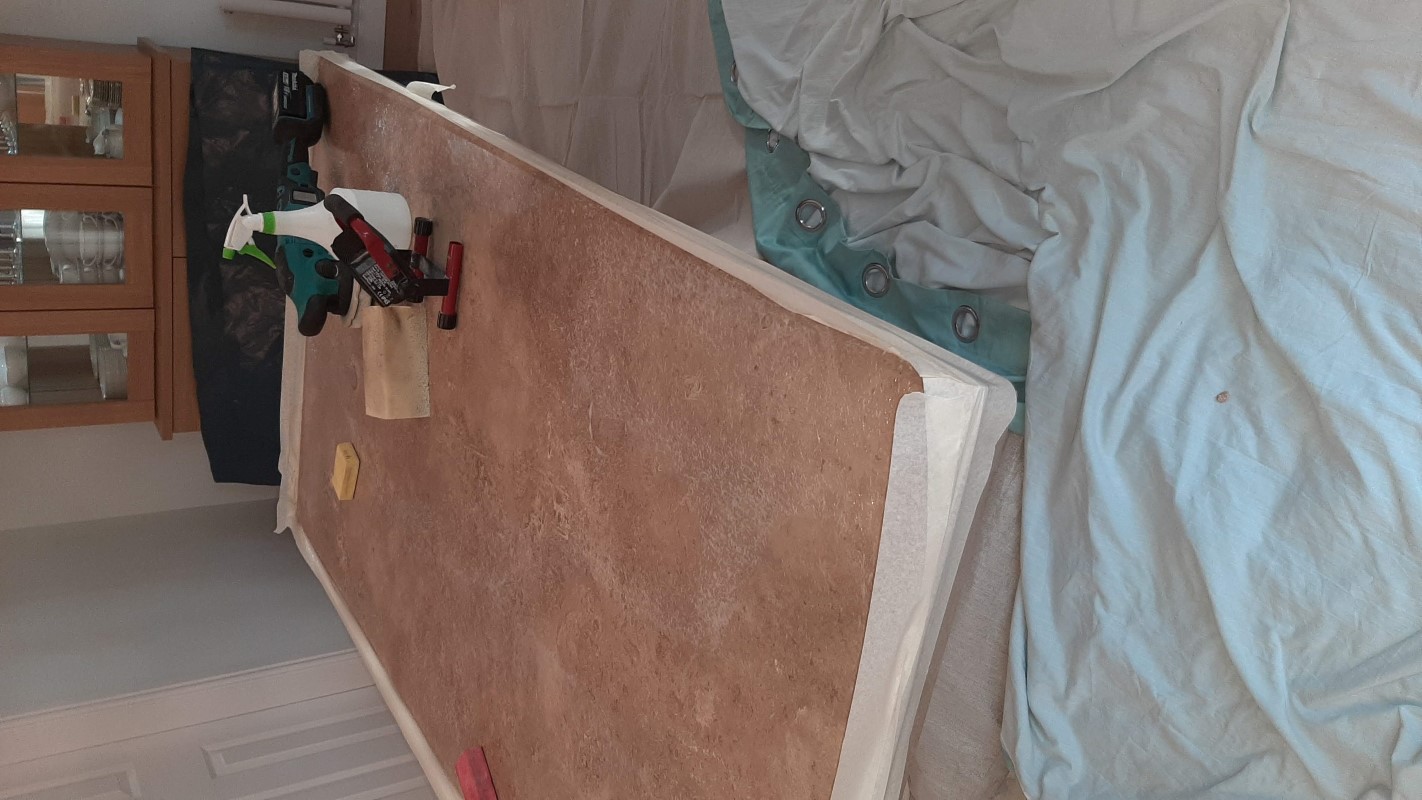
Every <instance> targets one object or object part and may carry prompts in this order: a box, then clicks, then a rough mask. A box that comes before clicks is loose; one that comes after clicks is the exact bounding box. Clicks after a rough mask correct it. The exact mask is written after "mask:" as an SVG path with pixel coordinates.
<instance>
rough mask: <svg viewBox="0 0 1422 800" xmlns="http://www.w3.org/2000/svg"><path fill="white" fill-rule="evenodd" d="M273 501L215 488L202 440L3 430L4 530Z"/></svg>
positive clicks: (142, 431) (257, 490)
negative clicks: (261, 500)
mask: <svg viewBox="0 0 1422 800" xmlns="http://www.w3.org/2000/svg"><path fill="white" fill-rule="evenodd" d="M275 496H276V489H275V488H273V487H267V486H239V485H233V484H226V485H223V484H217V483H214V482H213V480H212V473H211V471H210V470H209V469H208V465H207V452H206V451H205V450H203V446H202V437H201V436H199V435H198V434H196V433H186V434H178V435H177V436H175V437H174V438H173V440H172V441H169V442H165V441H162V440H161V439H159V438H158V431H157V429H155V428H154V427H153V425H151V424H149V423H146V422H142V423H135V424H132V425H107V426H98V427H89V428H58V429H54V430H41V431H13V432H7V433H0V531H5V530H13V529H15V528H28V527H32V526H36V525H58V524H61V523H69V522H82V521H85V520H94V519H103V518H106V517H122V516H128V515H131V514H148V513H152V512H156V511H171V510H174V509H180V508H194V507H197V506H209V505H217V504H219V503H236V502H241V501H244V500H258V499H263V498H272V497H275Z"/></svg>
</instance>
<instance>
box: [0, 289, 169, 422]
mask: <svg viewBox="0 0 1422 800" xmlns="http://www.w3.org/2000/svg"><path fill="white" fill-rule="evenodd" d="M152 418H153V313H152V312H151V311H75V312H69V313H64V314H56V313H53V312H11V313H0V430H16V429H21V428H45V427H68V426H72V425H98V424H108V423H113V422H137V421H142V420H147V419H152Z"/></svg>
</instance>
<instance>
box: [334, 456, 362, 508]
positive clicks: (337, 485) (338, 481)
mask: <svg viewBox="0 0 1422 800" xmlns="http://www.w3.org/2000/svg"><path fill="white" fill-rule="evenodd" d="M359 476H360V458H359V457H358V456H356V451H355V445H353V444H351V443H350V442H341V443H340V444H338V445H336V464H335V466H333V467H332V468H331V488H332V489H334V490H335V491H336V499H338V500H350V499H351V498H353V497H355V490H356V478H358V477H359Z"/></svg>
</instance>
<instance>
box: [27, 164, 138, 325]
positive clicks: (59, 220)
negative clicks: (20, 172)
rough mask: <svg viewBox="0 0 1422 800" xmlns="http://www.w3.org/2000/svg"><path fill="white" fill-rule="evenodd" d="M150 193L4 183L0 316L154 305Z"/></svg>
mask: <svg viewBox="0 0 1422 800" xmlns="http://www.w3.org/2000/svg"><path fill="white" fill-rule="evenodd" d="M151 196H152V195H151V194H150V192H149V190H147V189H132V188H127V187H124V188H114V187H107V186H50V185H45V184H25V183H18V184H0V310H40V309H55V310H63V309H78V308H138V307H143V306H147V305H150V304H151V301H152V297H153V281H152V271H151V269H152V260H153V256H152V248H153V242H152V224H151V220H152V213H151V205H150V198H151Z"/></svg>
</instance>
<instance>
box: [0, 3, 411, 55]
mask: <svg viewBox="0 0 1422 800" xmlns="http://www.w3.org/2000/svg"><path fill="white" fill-rule="evenodd" d="M217 1H218V0H60V1H59V2H56V1H55V0H3V2H0V6H3V11H0V15H3V18H4V22H3V25H2V26H0V27H3V29H4V32H5V33H12V34H20V35H23V36H47V37H49V38H52V39H77V40H79V41H84V42H108V43H112V44H133V43H134V42H136V41H138V38H139V37H140V36H146V37H148V38H149V39H152V40H154V41H156V42H158V43H159V44H166V45H172V46H175V47H203V48H206V49H208V50H225V51H227V52H229V53H246V54H248V55H254V56H268V57H271V58H290V59H294V58H296V54H297V53H299V52H301V51H302V50H311V49H314V50H325V49H334V48H328V47H327V46H326V45H324V44H322V42H321V40H322V39H323V38H325V37H329V36H330V35H331V32H332V28H331V26H330V25H325V24H322V23H317V22H303V21H299V20H287V19H278V18H274V17H263V16H257V15H252V14H225V13H223V12H222V10H221V9H219V8H218V5H217ZM357 14H358V19H357V23H358V26H357V30H358V40H359V41H358V44H359V51H358V52H356V53H352V54H351V55H353V56H354V57H356V58H358V59H359V60H360V61H361V63H364V64H366V65H367V66H373V67H379V66H380V65H381V63H382V61H381V58H382V56H383V53H384V48H385V43H384V37H385V0H357Z"/></svg>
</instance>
